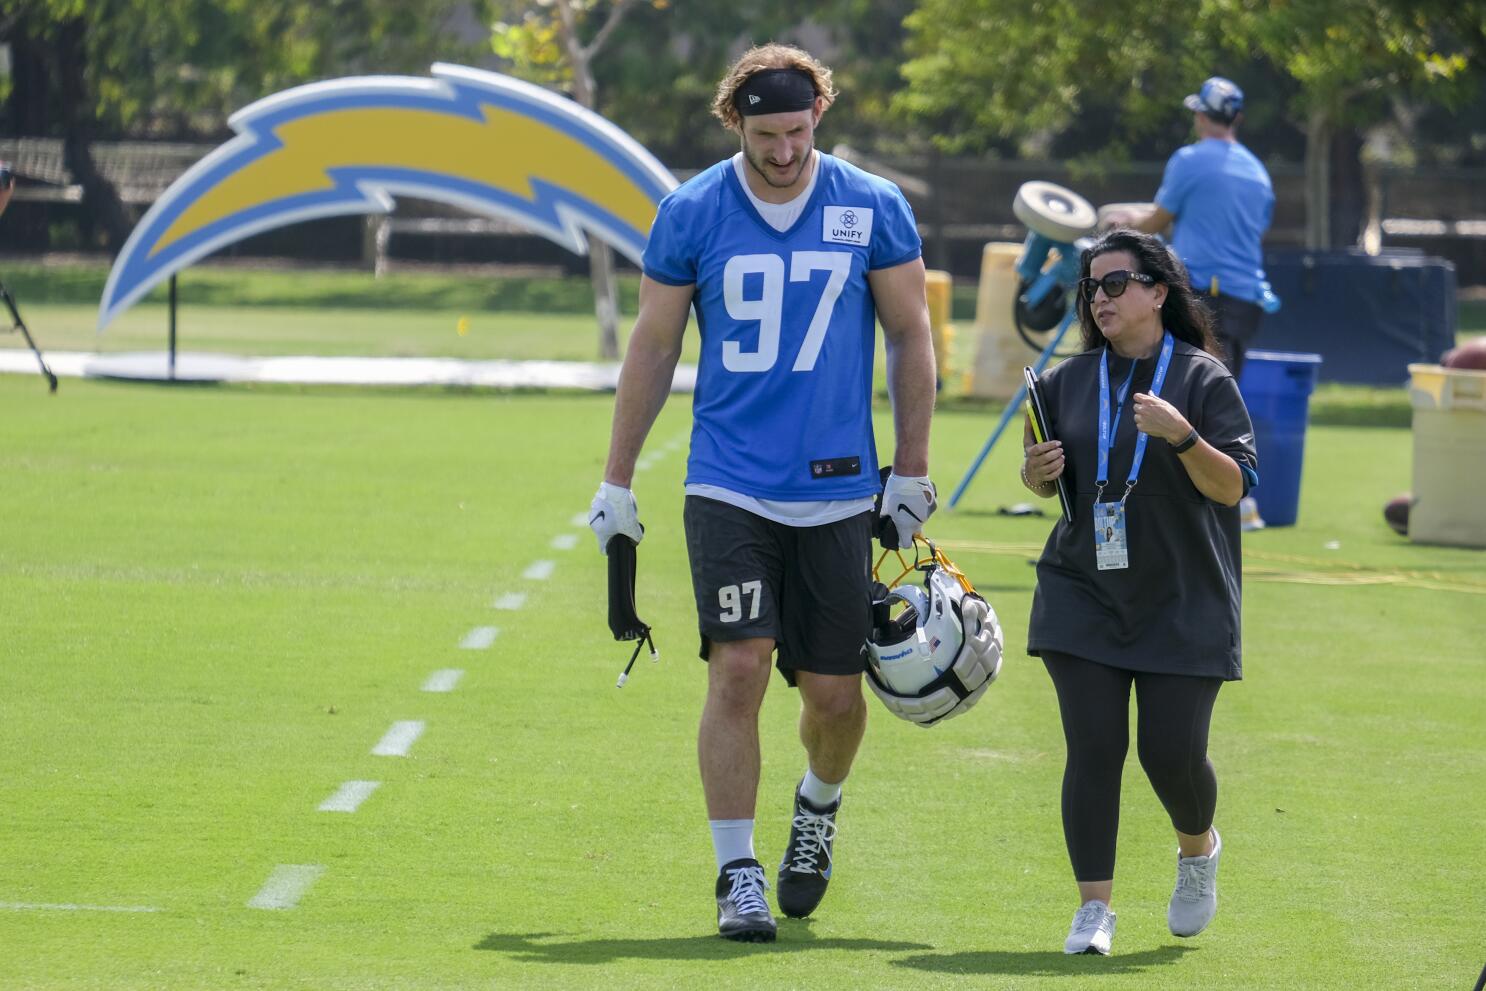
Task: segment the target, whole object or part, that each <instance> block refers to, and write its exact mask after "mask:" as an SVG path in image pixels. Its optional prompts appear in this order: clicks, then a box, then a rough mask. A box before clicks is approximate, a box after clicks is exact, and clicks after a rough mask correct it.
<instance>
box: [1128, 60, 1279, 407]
mask: <svg viewBox="0 0 1486 991" xmlns="http://www.w3.org/2000/svg"><path fill="white" fill-rule="evenodd" d="M1183 105H1184V106H1185V107H1186V108H1187V109H1188V110H1191V111H1192V124H1193V128H1194V129H1195V130H1196V132H1197V137H1198V140H1197V142H1196V143H1195V144H1190V145H1187V146H1186V147H1184V148H1179V149H1177V151H1176V153H1175V154H1173V155H1172V156H1171V158H1170V159H1169V160H1168V161H1167V163H1166V172H1165V174H1164V175H1163V176H1162V177H1161V188H1160V189H1159V190H1157V191H1156V202H1155V205H1154V206H1153V207H1152V208H1151V209H1149V210H1147V211H1144V212H1140V211H1135V212H1122V211H1115V212H1112V213H1110V214H1109V215H1107V216H1106V217H1105V221H1104V222H1105V225H1106V226H1109V227H1133V228H1135V229H1136V230H1141V231H1145V232H1146V233H1148V234H1157V233H1160V232H1161V231H1164V230H1165V229H1166V228H1167V227H1168V226H1169V225H1171V224H1172V223H1173V222H1175V224H1176V229H1175V232H1174V233H1173V235H1172V240H1171V244H1172V247H1173V248H1174V249H1175V250H1176V253H1177V255H1178V256H1179V257H1180V258H1181V259H1182V261H1183V262H1185V263H1186V266H1187V272H1188V274H1189V275H1190V277H1191V280H1192V288H1193V289H1194V290H1196V291H1197V292H1198V293H1200V294H1202V295H1204V296H1206V297H1207V298H1208V301H1209V303H1210V305H1211V306H1212V307H1213V309H1214V312H1215V313H1216V316H1217V320H1216V327H1215V328H1214V332H1215V333H1216V335H1217V338H1218V341H1219V343H1221V344H1222V345H1223V351H1224V355H1225V361H1226V362H1227V365H1228V368H1229V370H1230V371H1232V372H1233V376H1234V378H1237V377H1238V376H1239V373H1240V372H1241V371H1242V369H1243V359H1244V351H1245V349H1246V348H1247V346H1248V342H1249V341H1251V340H1253V338H1254V335H1255V334H1257V333H1258V332H1259V320H1260V318H1261V317H1262V316H1263V315H1264V311H1263V310H1262V309H1261V308H1260V306H1259V300H1260V298H1261V296H1262V295H1263V291H1264V287H1265V279H1264V252H1263V249H1262V248H1261V247H1260V242H1261V241H1262V240H1263V238H1264V232H1265V231H1267V230H1269V223H1270V220H1271V218H1272V217H1273V215H1274V188H1273V186H1271V184H1270V181H1269V173H1268V172H1267V171H1266V170H1265V168H1264V165H1263V164H1262V163H1261V162H1260V161H1259V159H1257V158H1255V157H1254V154H1253V153H1252V152H1250V151H1249V149H1247V148H1245V147H1244V146H1243V145H1241V144H1239V142H1238V139H1237V137H1235V136H1234V130H1235V129H1236V128H1237V126H1238V122H1239V120H1240V119H1241V118H1242V116H1243V91H1242V90H1241V89H1239V88H1238V87H1237V86H1235V85H1234V84H1233V82H1232V81H1231V80H1228V79H1224V78H1223V77H1221V76H1213V77H1212V78H1211V79H1209V80H1207V81H1206V82H1205V83H1203V84H1202V89H1201V90H1200V91H1198V92H1197V93H1194V94H1192V95H1191V96H1188V97H1187V98H1186V100H1184V101H1183Z"/></svg>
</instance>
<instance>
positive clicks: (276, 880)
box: [248, 864, 325, 910]
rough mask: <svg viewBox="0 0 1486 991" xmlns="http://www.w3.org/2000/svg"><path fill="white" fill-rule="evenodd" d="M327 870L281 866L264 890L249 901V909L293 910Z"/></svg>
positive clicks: (276, 869) (310, 865) (300, 865)
mask: <svg viewBox="0 0 1486 991" xmlns="http://www.w3.org/2000/svg"><path fill="white" fill-rule="evenodd" d="M324 873H325V868H323V867H321V866H319V865H318V864H280V865H279V866H277V867H275V868H274V869H273V873H272V874H270V875H268V881H266V882H265V883H264V885H263V888H262V889H261V890H260V891H259V892H258V893H257V894H256V895H254V896H253V897H252V898H250V899H249V900H248V908H266V909H278V910H284V909H291V908H293V907H294V906H295V905H298V904H299V900H300V899H301V898H303V897H304V893H305V892H306V891H308V890H310V885H312V884H314V883H315V881H316V879H317V878H319V876H320V875H321V874H324Z"/></svg>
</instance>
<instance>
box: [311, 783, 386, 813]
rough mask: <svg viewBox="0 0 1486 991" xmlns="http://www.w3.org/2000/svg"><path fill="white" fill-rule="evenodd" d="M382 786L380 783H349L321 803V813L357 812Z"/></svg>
mask: <svg viewBox="0 0 1486 991" xmlns="http://www.w3.org/2000/svg"><path fill="white" fill-rule="evenodd" d="M381 786H382V782H380V781H347V782H346V783H345V784H343V785H341V786H340V787H339V788H337V789H336V791H335V794H334V795H331V796H330V797H329V798H327V799H326V800H325V801H323V802H321V803H320V811H321V812H355V811H356V810H357V809H358V808H360V807H361V803H362V802H364V801H366V800H367V799H368V798H371V793H372V792H374V791H376V790H377V789H378V788H380V787H381Z"/></svg>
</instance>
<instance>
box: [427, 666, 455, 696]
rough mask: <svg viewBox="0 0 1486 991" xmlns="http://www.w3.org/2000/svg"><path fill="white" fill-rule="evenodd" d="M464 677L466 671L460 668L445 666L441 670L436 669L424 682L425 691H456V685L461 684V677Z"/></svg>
mask: <svg viewBox="0 0 1486 991" xmlns="http://www.w3.org/2000/svg"><path fill="white" fill-rule="evenodd" d="M463 677H464V672H463V671H461V670H460V669H459V668H444V669H443V670H441V671H435V672H434V673H433V674H431V675H429V676H428V680H427V681H425V682H424V683H423V691H425V692H452V691H454V686H455V685H458V684H459V679H460V678H463Z"/></svg>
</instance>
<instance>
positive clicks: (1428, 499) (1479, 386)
mask: <svg viewBox="0 0 1486 991" xmlns="http://www.w3.org/2000/svg"><path fill="white" fill-rule="evenodd" d="M1409 400H1410V402H1412V404H1413V407H1414V488H1413V505H1412V506H1411V507H1410V509H1409V539H1410V540H1413V541H1417V542H1419V543H1423V544H1450V545H1453V546H1456V547H1486V497H1483V495H1482V493H1483V492H1486V372H1478V371H1473V370H1470V369H1465V368H1445V367H1443V366H1441V365H1410V366H1409Z"/></svg>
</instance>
